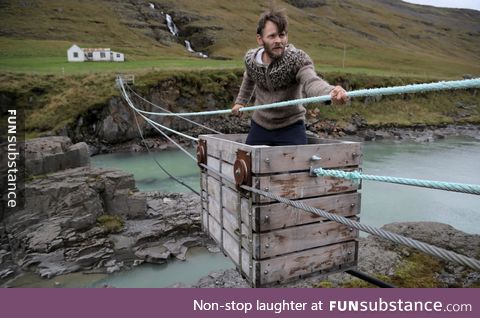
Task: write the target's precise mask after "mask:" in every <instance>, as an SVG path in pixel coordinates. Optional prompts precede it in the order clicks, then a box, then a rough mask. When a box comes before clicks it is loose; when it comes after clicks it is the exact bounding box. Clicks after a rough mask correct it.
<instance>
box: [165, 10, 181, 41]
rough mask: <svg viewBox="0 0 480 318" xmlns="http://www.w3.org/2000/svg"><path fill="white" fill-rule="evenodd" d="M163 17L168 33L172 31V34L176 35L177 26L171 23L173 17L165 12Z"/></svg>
mask: <svg viewBox="0 0 480 318" xmlns="http://www.w3.org/2000/svg"><path fill="white" fill-rule="evenodd" d="M165 18H166V19H167V27H168V29H169V30H170V33H172V35H173V36H178V28H177V26H176V25H175V23H173V19H172V17H171V16H170V14H168V13H167V14H165Z"/></svg>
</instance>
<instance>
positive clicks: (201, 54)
mask: <svg viewBox="0 0 480 318" xmlns="http://www.w3.org/2000/svg"><path fill="white" fill-rule="evenodd" d="M185 47H186V48H187V51H188V52H190V53H193V54H195V55H197V56H200V57H203V58H204V59H206V58H208V55H207V54H204V53H202V52H196V51H195V50H194V49H192V44H191V43H190V41H187V40H185Z"/></svg>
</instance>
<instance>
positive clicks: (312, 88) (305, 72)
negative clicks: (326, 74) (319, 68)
mask: <svg viewBox="0 0 480 318" xmlns="http://www.w3.org/2000/svg"><path fill="white" fill-rule="evenodd" d="M305 55H306V54H305ZM297 81H298V82H299V83H300V84H302V85H303V90H304V91H305V93H306V95H307V97H314V96H322V95H328V94H330V92H331V91H332V90H333V89H334V88H335V86H332V85H330V84H328V83H327V82H326V81H324V80H323V79H321V78H320V77H318V75H317V73H316V72H315V68H314V67H313V62H312V60H311V59H310V57H309V56H308V55H306V56H305V61H304V64H303V66H302V67H301V68H300V69H299V71H298V72H297Z"/></svg>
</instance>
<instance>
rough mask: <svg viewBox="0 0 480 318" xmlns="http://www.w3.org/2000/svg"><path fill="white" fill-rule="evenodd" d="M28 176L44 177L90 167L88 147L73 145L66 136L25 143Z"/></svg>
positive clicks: (42, 138) (83, 144) (79, 144)
mask: <svg viewBox="0 0 480 318" xmlns="http://www.w3.org/2000/svg"><path fill="white" fill-rule="evenodd" d="M25 157H26V160H25V168H26V174H27V176H36V175H43V174H47V173H52V172H56V171H60V170H65V169H70V168H76V167H84V166H88V165H90V154H89V151H88V146H87V144H86V143H84V142H79V143H77V144H72V142H71V140H70V138H68V137H64V136H52V137H41V138H35V139H30V140H27V141H25Z"/></svg>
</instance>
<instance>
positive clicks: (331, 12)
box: [0, 0, 480, 78]
mask: <svg viewBox="0 0 480 318" xmlns="http://www.w3.org/2000/svg"><path fill="white" fill-rule="evenodd" d="M149 3H152V4H154V5H155V9H152V8H151V7H150V5H149ZM277 6H279V7H284V8H286V10H287V13H288V15H289V17H290V25H291V26H290V34H289V37H290V42H292V43H294V44H295V45H296V46H297V47H299V48H302V49H305V50H306V51H307V52H308V53H309V54H310V55H311V56H312V57H313V59H314V60H315V62H316V64H317V67H318V69H319V70H320V71H322V72H323V71H325V72H330V71H346V72H353V73H369V74H384V75H408V76H420V77H424V78H428V77H442V78H458V77H459V76H460V75H462V74H464V73H469V74H474V75H475V74H476V75H480V56H479V54H478V52H479V51H480V23H478V21H480V12H478V11H473V10H458V9H440V8H433V7H423V6H418V5H413V4H408V3H404V2H402V1H400V0H364V1H353V0H345V1H336V0H287V1H277ZM266 7H267V6H266V2H263V1H260V2H259V1H253V0H246V1H221V0H203V1H190V0H151V1H143V0H129V1H127V0H124V1H113V0H110V1H109V0H83V1H66V0H23V1H15V0H4V1H1V2H0V47H1V50H0V71H16V72H46V73H57V74H62V73H67V74H72V73H80V72H96V71H104V70H109V71H122V70H124V71H125V70H126V71H135V70H145V69H152V68H157V69H182V68H184V69H191V68H194V69H201V68H231V67H240V66H241V65H242V62H241V59H242V56H243V55H244V53H245V51H246V49H248V48H250V47H254V46H255V45H256V43H255V37H254V33H255V24H256V20H257V18H258V15H259V13H261V12H262V11H263V10H264V9H265V8H266ZM162 12H168V13H169V14H171V15H172V16H173V18H174V21H175V23H176V24H177V26H178V28H179V29H180V38H175V37H173V36H172V35H170V33H169V31H168V29H167V26H166V23H165V17H164V15H163V14H162ZM185 39H189V40H191V42H192V45H193V47H194V48H195V49H196V50H198V51H203V52H207V53H208V54H209V56H211V57H212V58H213V59H207V60H203V59H199V58H195V57H193V56H192V55H191V54H189V53H188V52H187V51H186V50H185V48H184V47H183V44H182V43H183V40H185ZM72 43H76V44H78V45H80V46H84V47H110V48H112V49H113V50H118V51H121V52H124V53H125V54H126V57H127V60H128V61H127V62H125V63H79V64H73V63H66V50H67V49H68V47H69V46H70V45H71V44H72ZM344 51H345V53H346V58H345V60H344V59H343V54H344ZM217 58H221V59H217ZM224 59H228V60H224Z"/></svg>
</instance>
